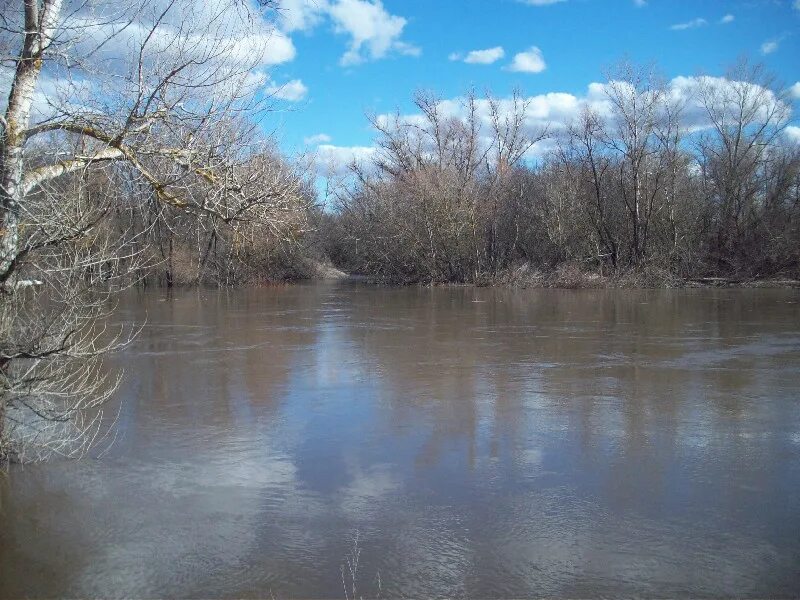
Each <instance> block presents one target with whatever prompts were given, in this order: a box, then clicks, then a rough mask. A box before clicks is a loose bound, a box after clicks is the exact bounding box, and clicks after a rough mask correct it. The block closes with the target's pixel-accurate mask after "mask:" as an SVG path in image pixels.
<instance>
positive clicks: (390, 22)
mask: <svg viewBox="0 0 800 600" xmlns="http://www.w3.org/2000/svg"><path fill="white" fill-rule="evenodd" d="M328 14H329V15H330V17H331V19H332V20H333V23H334V28H335V30H336V31H337V32H338V33H342V34H345V35H348V36H350V45H349V48H348V49H347V52H345V53H344V54H343V55H342V57H341V59H340V61H339V62H340V63H341V64H342V65H355V64H359V63H362V62H364V61H366V60H369V59H372V60H375V59H379V58H383V57H384V56H386V55H387V54H388V53H389V52H391V51H395V52H398V53H400V54H406V55H410V56H419V54H420V49H419V48H417V47H416V46H413V45H411V44H408V43H406V42H403V41H402V40H401V39H400V37H401V35H402V34H403V29H404V28H405V26H406V23H407V21H406V19H404V18H403V17H398V16H396V15H391V14H389V13H388V12H387V11H386V9H385V8H384V7H383V3H382V2H381V0H337V1H336V2H335V3H334V4H332V5H330V6H329V8H328Z"/></svg>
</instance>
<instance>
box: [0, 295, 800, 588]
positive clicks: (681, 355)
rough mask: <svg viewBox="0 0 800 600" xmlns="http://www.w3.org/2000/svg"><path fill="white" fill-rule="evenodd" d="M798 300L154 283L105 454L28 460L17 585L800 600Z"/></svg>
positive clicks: (6, 538) (12, 520)
mask: <svg viewBox="0 0 800 600" xmlns="http://www.w3.org/2000/svg"><path fill="white" fill-rule="evenodd" d="M797 301H798V297H797V293H796V292H790V291H765V290H753V291H747V290H742V291H713V290H711V291H710V290H702V291H639V292H631V291H625V292H615V291H585V292H579V291H576V292H559V291H526V292H519V291H509V290H489V289H469V288H463V289H462V288H456V289H391V288H371V287H358V286H348V285H313V286H312V285H309V286H299V287H287V288H275V289H264V290H242V291H235V292H212V291H199V292H198V291H187V292H181V293H178V294H177V295H176V296H175V297H172V298H169V299H166V298H164V297H162V296H161V295H159V294H158V293H148V294H138V295H131V296H130V297H128V298H126V301H125V302H124V303H123V306H122V310H121V312H120V314H119V317H118V318H120V319H126V320H136V321H141V320H142V319H143V318H144V317H145V315H146V317H147V326H146V328H145V330H144V332H143V334H142V336H141V337H140V338H139V339H138V340H137V342H136V344H135V345H134V346H133V347H131V348H130V349H129V350H128V351H127V352H126V353H125V354H124V355H123V356H120V357H118V362H119V363H120V364H122V365H124V366H125V369H126V371H127V377H126V382H125V385H124V388H123V389H122V391H121V394H120V398H121V400H122V408H121V415H120V426H119V436H118V440H117V443H116V444H115V445H114V446H113V447H112V449H111V451H110V452H109V453H108V454H107V455H106V456H105V457H104V458H103V459H102V460H87V461H83V462H72V463H60V464H48V465H42V466H34V467H26V468H25V469H19V468H14V469H12V471H11V472H10V473H9V477H8V478H7V481H5V482H3V483H1V484H0V487H2V498H1V501H2V515H0V596H3V597H20V596H39V597H45V596H56V595H58V596H64V595H67V596H89V595H92V596H120V597H121V596H181V597H196V596H204V597H213V596H240V597H246V596H261V597H263V596H265V595H266V596H268V595H269V594H270V593H273V594H275V595H276V597H301V596H302V597H343V593H342V592H341V575H340V570H339V569H340V565H341V564H342V562H343V560H344V556H345V554H346V553H347V552H348V549H349V544H350V536H351V535H352V533H353V532H354V531H355V530H358V531H359V532H360V538H361V540H362V547H363V553H362V564H361V574H362V578H361V581H362V591H363V593H365V594H366V595H370V594H372V593H374V592H375V591H376V588H375V585H376V584H375V582H374V577H375V575H376V574H377V573H380V577H381V582H382V588H383V593H384V595H389V596H394V595H404V596H448V597H452V596H481V597H505V596H531V595H537V596H541V595H564V596H572V597H575V596H588V595H591V596H595V595H599V594H608V595H611V594H613V595H632V594H649V595H659V596H679V595H692V596H698V595H734V594H735V595H738V596H748V595H750V596H767V595H769V596H775V595H784V596H787V595H788V596H796V595H797V594H798V593H800V584H799V583H798V582H800V516H798V513H797V510H796V507H797V506H798V505H800V497H799V496H800V403H798V397H799V396H798V391H800V318H798V317H800V304H798V303H797Z"/></svg>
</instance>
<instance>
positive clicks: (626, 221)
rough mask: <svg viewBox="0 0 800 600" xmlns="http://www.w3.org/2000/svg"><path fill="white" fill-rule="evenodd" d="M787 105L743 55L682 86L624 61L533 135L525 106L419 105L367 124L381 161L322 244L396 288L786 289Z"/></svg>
mask: <svg viewBox="0 0 800 600" xmlns="http://www.w3.org/2000/svg"><path fill="white" fill-rule="evenodd" d="M790 102H791V101H790V100H788V99H787V98H786V97H785V95H783V94H782V93H781V92H780V91H779V90H777V89H775V84H774V81H773V79H772V78H771V76H769V74H767V73H766V72H765V71H764V70H763V68H762V67H760V66H750V65H748V64H747V63H745V62H742V63H740V64H739V65H738V66H737V67H736V68H734V69H732V70H731V72H729V73H728V75H727V77H725V78H711V77H698V78H693V80H692V85H691V86H685V87H684V88H683V89H682V90H680V93H678V91H677V90H676V89H674V87H673V86H671V85H670V84H668V83H666V82H664V81H662V80H661V79H659V78H658V77H657V76H656V75H654V73H653V71H652V70H645V69H641V68H637V67H634V66H631V65H627V64H625V65H622V66H620V67H618V68H617V69H616V70H615V71H614V72H613V73H612V74H611V75H610V76H609V77H608V81H607V82H606V84H605V85H604V86H603V98H602V100H601V101H599V102H596V103H595V104H594V105H590V104H587V105H586V106H585V107H584V108H583V109H582V111H581V112H580V115H579V116H578V117H577V118H576V119H575V120H574V121H573V122H572V123H570V124H567V125H564V126H562V127H557V126H556V125H555V124H553V125H550V126H540V127H538V128H537V127H535V126H532V125H531V122H532V120H531V119H530V115H529V112H530V106H529V105H528V102H527V101H526V100H525V99H524V98H523V97H521V96H520V95H515V96H514V97H513V98H512V99H511V100H502V101H501V100H497V99H495V98H492V97H486V98H478V97H476V96H475V95H474V94H470V95H468V96H467V97H466V98H465V99H464V100H463V103H462V105H461V106H460V107H458V110H457V111H454V110H453V107H452V103H443V102H440V101H439V100H438V99H437V98H435V97H433V96H430V95H425V94H420V95H418V96H417V97H416V99H415V104H416V107H417V108H418V109H419V114H418V115H414V116H413V117H403V116H400V115H397V116H395V117H393V118H386V117H380V118H376V119H373V123H372V124H373V126H374V127H375V129H376V130H377V132H378V138H377V141H376V143H377V151H376V153H375V156H374V160H372V161H371V162H370V163H368V164H361V165H353V166H352V169H351V171H352V173H351V181H350V183H349V185H346V186H344V187H343V188H342V189H341V190H340V192H339V193H338V194H337V197H336V202H335V207H334V211H333V214H331V215H329V216H328V220H327V222H326V230H325V236H324V239H325V246H326V251H327V252H328V254H329V255H330V257H331V258H332V259H333V261H334V263H335V264H336V265H337V266H339V267H341V268H342V269H344V270H346V271H350V272H355V273H361V274H365V275H369V276H372V277H375V278H378V279H381V280H385V281H390V282H397V283H412V282H425V283H431V282H467V283H492V282H497V281H504V280H508V279H509V278H510V277H512V278H513V273H514V272H517V273H520V272H522V271H526V270H527V272H528V273H535V272H538V273H543V274H545V278H546V277H547V274H553V273H555V274H556V275H559V274H561V275H563V274H564V273H571V274H572V275H576V274H577V276H578V277H579V276H580V274H582V273H583V274H599V275H604V276H610V277H626V276H627V277H631V276H633V277H639V279H638V281H652V280H653V279H657V280H659V281H661V282H663V281H665V280H671V279H685V278H701V277H711V276H718V277H724V278H733V279H748V278H774V277H791V278H797V277H798V274H800V151H798V145H797V144H796V143H793V142H792V141H790V140H789V139H788V137H787V135H786V134H787V129H786V128H787V126H788V125H789V122H790V118H791V104H790ZM541 147H547V148H549V149H548V151H547V152H546V153H544V154H542V153H536V150H537V149H539V148H541ZM531 155H534V157H533V158H532V157H531ZM520 266H523V267H524V268H522V269H519V267H520ZM562 279H563V278H562ZM551 281H555V282H556V283H558V277H556V278H555V279H552V278H551Z"/></svg>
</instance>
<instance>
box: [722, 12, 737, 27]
mask: <svg viewBox="0 0 800 600" xmlns="http://www.w3.org/2000/svg"><path fill="white" fill-rule="evenodd" d="M735 20H736V17H734V16H733V15H731V14H727V15H725V16H724V17H722V18H721V19H720V20H719V22H720V25H727V24H728V23H733V22H734V21H735Z"/></svg>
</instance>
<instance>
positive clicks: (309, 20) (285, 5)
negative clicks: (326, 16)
mask: <svg viewBox="0 0 800 600" xmlns="http://www.w3.org/2000/svg"><path fill="white" fill-rule="evenodd" d="M327 7H328V2H327V0H280V4H279V6H278V22H279V24H280V26H281V29H283V30H284V31H287V32H292V31H308V30H310V29H313V28H314V27H316V26H317V25H319V23H320V22H321V21H322V17H323V12H324V10H325V9H326V8H327Z"/></svg>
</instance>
